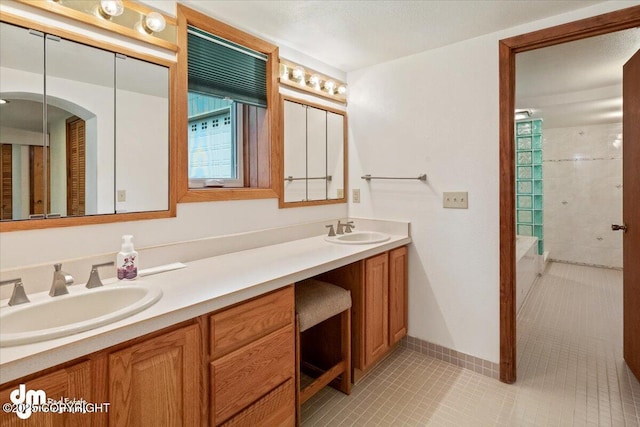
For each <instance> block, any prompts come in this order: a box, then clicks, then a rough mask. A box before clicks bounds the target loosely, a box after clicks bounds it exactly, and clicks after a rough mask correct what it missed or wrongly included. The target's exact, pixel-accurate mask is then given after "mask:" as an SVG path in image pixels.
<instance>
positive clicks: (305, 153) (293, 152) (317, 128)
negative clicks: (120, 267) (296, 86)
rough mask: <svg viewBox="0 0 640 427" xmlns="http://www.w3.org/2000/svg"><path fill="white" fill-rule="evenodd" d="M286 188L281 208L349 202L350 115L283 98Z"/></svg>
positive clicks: (283, 192) (284, 180)
mask: <svg viewBox="0 0 640 427" xmlns="http://www.w3.org/2000/svg"><path fill="white" fill-rule="evenodd" d="M281 105H282V120H283V124H282V141H283V150H282V152H283V167H282V170H283V171H284V177H283V182H284V186H283V191H282V192H281V195H280V207H294V206H305V205H317V204H327V203H345V202H346V198H345V194H346V191H347V181H346V176H347V173H346V167H347V166H346V165H347V115H346V112H344V111H340V110H334V109H331V108H328V107H325V106H322V105H316V104H311V103H309V102H307V101H303V100H299V99H295V98H289V97H286V96H282V97H281Z"/></svg>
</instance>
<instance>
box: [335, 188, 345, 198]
mask: <svg viewBox="0 0 640 427" xmlns="http://www.w3.org/2000/svg"><path fill="white" fill-rule="evenodd" d="M336 193H337V194H336V197H337V198H338V199H342V198H343V197H344V189H342V188H338V190H337V191H336Z"/></svg>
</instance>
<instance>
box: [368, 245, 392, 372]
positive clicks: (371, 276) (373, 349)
mask: <svg viewBox="0 0 640 427" xmlns="http://www.w3.org/2000/svg"><path fill="white" fill-rule="evenodd" d="M364 305H365V309H364V313H365V322H364V323H365V327H364V329H365V331H364V334H365V348H364V353H365V354H364V363H365V368H366V367H368V366H370V365H371V364H372V363H373V362H375V361H376V360H377V359H379V358H380V357H381V356H382V355H384V354H385V353H386V351H387V349H388V348H389V268H388V258H387V253H384V254H381V255H377V256H374V257H372V258H369V259H367V260H365V279H364Z"/></svg>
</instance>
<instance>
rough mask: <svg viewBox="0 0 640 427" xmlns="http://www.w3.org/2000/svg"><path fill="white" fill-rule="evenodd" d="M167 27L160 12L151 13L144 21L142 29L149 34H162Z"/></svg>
mask: <svg viewBox="0 0 640 427" xmlns="http://www.w3.org/2000/svg"><path fill="white" fill-rule="evenodd" d="M166 25H167V22H166V21H165V20H164V16H162V15H161V14H159V13H158V12H151V13H149V14H148V15H147V16H145V17H144V20H143V21H142V28H144V30H145V31H146V32H147V33H149V34H153V33H159V32H161V31H162V30H164V27H166Z"/></svg>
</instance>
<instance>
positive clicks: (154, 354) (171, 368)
mask: <svg viewBox="0 0 640 427" xmlns="http://www.w3.org/2000/svg"><path fill="white" fill-rule="evenodd" d="M199 351H200V332H199V329H198V326H197V325H191V326H187V327H185V328H182V329H178V330H176V331H173V332H169V333H167V334H164V335H161V336H158V337H156V338H152V339H149V340H148V341H144V342H142V343H140V344H136V345H133V346H131V347H129V348H126V349H124V350H121V351H118V352H116V353H113V354H111V355H110V356H109V378H110V381H109V399H110V401H111V407H110V412H109V421H110V422H109V425H110V426H111V427H113V426H123V427H126V426H141V427H142V426H196V425H200V421H201V420H200V403H199V402H200V397H199V396H200V392H201V388H200V372H201V368H202V366H201V365H202V364H201V361H200V355H199Z"/></svg>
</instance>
